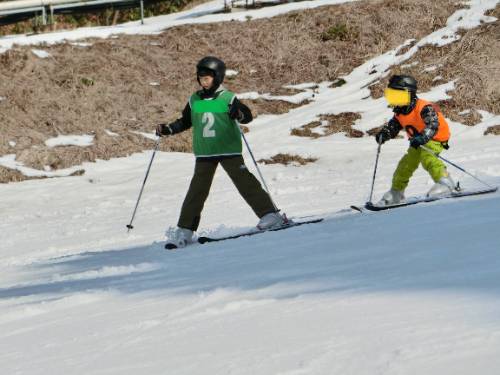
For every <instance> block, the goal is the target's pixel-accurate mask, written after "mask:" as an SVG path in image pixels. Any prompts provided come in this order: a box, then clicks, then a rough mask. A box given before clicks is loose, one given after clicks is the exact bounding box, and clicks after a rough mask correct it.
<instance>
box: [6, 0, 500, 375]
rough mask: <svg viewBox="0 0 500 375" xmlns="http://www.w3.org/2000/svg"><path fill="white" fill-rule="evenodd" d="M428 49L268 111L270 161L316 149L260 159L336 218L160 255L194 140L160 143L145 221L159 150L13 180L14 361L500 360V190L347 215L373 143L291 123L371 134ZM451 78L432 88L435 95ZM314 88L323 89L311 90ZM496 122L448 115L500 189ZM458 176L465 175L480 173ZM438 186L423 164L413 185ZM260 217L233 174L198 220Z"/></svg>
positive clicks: (295, 374) (452, 25)
mask: <svg viewBox="0 0 500 375" xmlns="http://www.w3.org/2000/svg"><path fill="white" fill-rule="evenodd" d="M496 3H497V2H496V1H480V0H477V1H471V2H470V4H471V5H472V7H471V9H470V10H468V11H465V10H464V11H459V12H457V14H455V15H454V16H452V17H450V20H449V22H448V25H447V27H446V28H445V29H444V30H438V31H436V32H435V33H433V34H431V36H429V37H427V38H425V39H423V41H419V42H418V43H417V44H416V46H422V45H425V44H426V43H434V42H436V41H440V40H448V39H453V35H454V34H450V30H451V31H453V30H457V29H458V27H457V23H460V22H461V24H460V25H461V26H462V27H474V25H477V24H478V22H479V21H478V20H483V22H491V21H492V20H491V19H487V18H486V17H484V12H486V10H487V9H491V7H492V6H495V4H496ZM458 15H460V16H458ZM464 20H466V21H464ZM464 22H465V23H464ZM417 48H419V47H417ZM414 52H415V51H413V52H411V50H410V51H409V52H407V53H406V54H405V55H403V56H397V53H396V51H389V52H387V53H386V54H384V55H382V56H379V57H377V58H375V59H372V60H370V61H367V62H366V63H365V64H363V65H362V66H360V67H358V68H357V69H355V70H354V71H353V72H352V73H351V74H349V75H348V76H346V77H344V78H345V79H346V81H347V84H346V85H344V86H342V87H339V88H334V89H332V88H329V87H328V86H329V84H328V83H320V85H319V88H318V90H317V91H316V92H315V93H314V98H313V99H314V100H313V101H312V102H311V103H310V104H308V105H306V106H303V107H300V108H297V109H294V110H292V111H290V112H289V113H287V114H284V115H280V116H262V117H259V118H257V120H256V121H255V122H254V123H252V125H251V127H250V128H251V131H250V132H249V133H248V135H247V137H248V140H249V142H250V144H251V145H252V147H253V151H254V153H255V154H256V156H257V158H263V157H268V156H271V155H273V154H275V153H277V152H290V153H294V154H300V155H302V156H315V157H318V158H319V159H318V161H317V162H315V163H312V164H308V165H306V166H303V167H295V166H288V167H285V166H282V165H262V166H261V168H262V171H263V174H264V176H265V177H266V181H267V184H268V185H269V187H270V189H271V193H272V195H273V198H274V199H275V200H276V202H277V204H278V205H279V206H280V207H281V208H282V209H283V210H284V211H285V212H286V213H287V214H288V215H289V216H306V215H321V216H325V217H326V220H325V221H324V222H322V223H320V224H314V225H309V226H301V227H297V228H292V229H288V230H286V231H281V232H273V233H266V234H262V235H259V236H254V237H250V238H245V239H239V240H233V241H227V242H222V243H214V244H206V245H197V246H193V247H191V248H188V249H185V250H184V251H175V252H167V251H165V250H163V249H162V243H161V242H160V241H161V240H162V238H163V231H164V229H165V228H166V227H168V226H169V225H175V222H176V219H177V215H178V213H179V210H180V206H181V204H182V199H183V197H184V194H185V192H186V189H187V186H188V184H189V180H190V178H191V173H192V167H193V157H192V156H191V155H186V154H179V153H159V154H158V155H157V159H155V162H154V164H153V168H152V171H151V174H150V177H149V180H148V183H147V185H146V189H145V192H144V195H143V200H142V201H141V206H140V208H139V211H138V214H137V217H136V221H135V222H134V225H135V229H134V230H133V231H132V232H131V233H130V234H127V233H126V228H125V225H126V224H127V223H128V221H129V219H130V215H131V213H132V210H133V208H134V204H135V200H136V198H137V194H138V191H139V188H140V184H141V183H142V180H143V177H144V172H145V168H146V166H147V163H148V161H149V159H150V157H151V152H144V153H140V154H135V155H132V156H131V157H128V158H121V159H114V160H111V161H99V162H97V163H93V164H85V165H84V166H83V167H85V169H86V173H85V175H83V176H78V177H71V178H56V179H47V180H37V181H34V180H32V181H25V182H22V183H16V184H8V185H0V212H1V219H0V368H1V372H2V374H9V375H10V374H23V375H24V374H30V375H31V374H85V375H88V374H90V375H97V374H120V375H123V374H176V375H179V374H180V375H182V374H238V375H240V374H241V375H243V374H280V375H283V374H287V375H299V374H342V375H351V374H352V375H363V374H367V375H372V374H436V375H438V374H439V375H441V374H459V375H460V374H464V375H465V374H467V375H469V374H482V375H484V374H486V375H494V374H498V373H500V349H499V348H500V253H499V249H500V245H499V243H500V241H499V240H498V235H497V232H496V231H497V230H498V224H499V215H498V212H499V209H500V194H498V193H496V194H492V195H489V196H483V197H475V198H467V199H465V198H464V199H461V200H447V201H440V202H433V203H429V204H423V205H418V206H413V207H408V208H405V209H400V210H393V211H387V212H381V213H377V214H371V213H368V214H359V213H355V212H351V211H349V210H347V208H348V206H349V205H350V204H353V203H362V202H364V201H365V200H366V198H367V195H368V193H369V188H370V183H371V176H372V172H373V162H374V157H375V152H376V145H375V143H374V141H373V138H371V137H364V138H359V139H349V138H346V137H345V136H344V135H342V134H338V135H334V136H330V137H324V138H318V139H308V138H299V137H292V136H290V135H289V133H290V129H291V128H293V127H297V126H300V125H303V124H306V123H308V122H310V121H313V120H315V119H317V118H318V117H319V115H320V114H324V113H340V112H344V111H356V112H360V113H361V116H362V118H361V119H360V120H359V121H358V122H357V123H356V127H357V128H358V129H361V130H366V129H368V128H369V127H371V126H370V125H371V124H376V125H379V124H381V123H382V122H383V121H384V120H386V119H387V118H388V117H389V116H390V111H389V110H388V109H387V108H386V107H385V104H384V103H383V101H382V100H372V99H370V98H367V96H368V94H367V90H366V88H364V87H365V86H366V84H367V83H370V82H373V81H374V80H376V79H378V78H379V77H381V76H383V74H384V72H385V70H386V68H387V67H388V66H390V65H392V64H396V63H401V62H403V61H405V60H406V59H407V58H409V57H410V56H409V55H410V54H411V53H414ZM374 68H375V69H376V70H377V72H375V73H373V74H370V73H371V72H373V70H374ZM452 88H453V82H449V83H447V84H445V85H441V86H437V87H436V88H434V89H433V90H432V91H430V92H428V93H422V96H423V97H425V98H429V99H431V100H438V99H441V98H445V97H446V96H447V95H449V93H448V92H449V91H450V90H451V89H452ZM301 89H303V90H304V93H303V95H310V96H311V98H312V91H311V90H312V89H311V85H307V84H304V85H302V87H301ZM308 90H310V91H308ZM257 95H265V93H262V94H257ZM282 99H283V98H282ZM285 99H287V98H285ZM288 100H290V101H293V100H294V98H293V97H291V98H288ZM482 115H483V122H482V123H481V124H480V125H477V126H475V127H466V126H463V125H461V124H458V123H452V124H451V126H452V132H453V142H452V148H451V149H450V150H449V151H447V152H446V154H445V157H446V158H449V159H450V160H453V161H454V162H456V163H458V164H459V165H461V166H463V167H465V168H466V169H467V170H469V171H471V172H472V173H475V174H477V176H479V177H480V178H482V179H485V180H487V181H488V182H489V183H491V184H494V185H500V151H499V150H500V138H498V137H495V136H483V135H482V134H483V132H484V130H485V129H486V128H487V127H488V126H492V125H496V124H500V116H494V115H492V114H488V113H486V112H483V113H482ZM406 147H407V141H406V140H404V139H396V140H393V141H391V142H388V143H387V144H385V145H384V147H383V148H382V154H381V158H380V162H379V168H380V169H379V171H378V173H377V182H376V186H375V197H376V198H378V197H379V196H380V195H381V194H382V193H383V192H384V191H385V190H386V189H387V188H388V187H389V185H390V180H391V176H392V172H393V170H394V168H395V165H396V163H397V161H398V160H399V158H400V157H401V155H402V153H403V152H404V151H405V149H406ZM245 156H246V159H247V162H248V164H249V167H250V168H251V169H253V168H252V166H251V162H250V158H249V157H248V155H245ZM450 171H451V172H452V173H453V176H454V177H455V178H457V179H460V181H461V182H462V186H463V187H464V188H473V187H476V186H478V184H477V182H475V181H474V180H473V179H472V178H470V177H468V176H464V175H463V174H461V173H458V172H457V171H456V170H453V169H450ZM431 184H432V182H431V181H430V179H429V177H428V176H427V175H426V174H425V173H424V172H423V171H421V170H419V171H418V172H417V173H416V174H415V176H414V178H413V179H412V182H411V185H410V187H409V188H408V194H409V195H411V194H420V193H422V192H425V191H426V190H427V189H428V188H429V187H430V186H431ZM255 222H256V218H255V217H254V216H253V214H252V213H251V211H250V209H249V208H248V207H247V206H246V204H245V203H244V201H243V200H242V198H241V197H240V196H239V195H238V193H237V192H236V191H235V188H234V187H233V186H232V185H231V183H230V180H229V178H228V177H227V176H226V175H225V174H224V173H223V172H220V171H219V172H218V173H217V175H216V178H215V181H214V184H213V187H212V192H211V195H210V196H209V199H208V201H207V203H206V205H205V210H204V215H203V218H202V222H201V228H202V232H203V233H211V234H227V233H234V232H236V231H239V230H243V229H247V228H250V227H251V226H253V225H254V224H255Z"/></svg>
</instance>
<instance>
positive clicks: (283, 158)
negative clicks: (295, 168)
mask: <svg viewBox="0 0 500 375" xmlns="http://www.w3.org/2000/svg"><path fill="white" fill-rule="evenodd" d="M316 160H318V158H311V157H305V158H303V157H302V156H300V155H292V154H281V153H280V154H276V155H274V156H272V157H271V158H270V159H260V160H258V161H257V162H258V163H264V164H283V165H289V164H295V165H306V164H307V163H314V162H315V161H316Z"/></svg>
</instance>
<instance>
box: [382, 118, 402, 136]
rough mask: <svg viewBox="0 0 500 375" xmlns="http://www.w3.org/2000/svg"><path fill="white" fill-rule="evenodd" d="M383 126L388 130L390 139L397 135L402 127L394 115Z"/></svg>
mask: <svg viewBox="0 0 500 375" xmlns="http://www.w3.org/2000/svg"><path fill="white" fill-rule="evenodd" d="M385 128H386V129H387V130H388V131H389V134H390V136H391V139H392V138H395V137H396V136H397V135H398V133H399V131H400V130H401V129H403V127H402V126H401V124H400V123H399V121H398V120H397V119H396V118H395V117H393V118H391V119H390V120H389V122H388V123H387V125H386V126H385Z"/></svg>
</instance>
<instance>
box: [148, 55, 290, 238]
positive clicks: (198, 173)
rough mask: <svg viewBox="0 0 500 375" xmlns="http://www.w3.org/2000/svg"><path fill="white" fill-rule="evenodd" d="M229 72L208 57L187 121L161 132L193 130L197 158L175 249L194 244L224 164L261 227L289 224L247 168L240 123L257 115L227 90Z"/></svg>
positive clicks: (176, 232)
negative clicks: (217, 169) (217, 171)
mask: <svg viewBox="0 0 500 375" xmlns="http://www.w3.org/2000/svg"><path fill="white" fill-rule="evenodd" d="M225 73H226V66H225V64H224V62H223V61H222V60H220V59H218V58H216V57H212V56H207V57H204V58H202V59H201V60H200V61H199V62H198V64H197V65H196V76H197V80H198V83H199V84H200V86H201V90H199V91H197V92H195V93H194V94H192V95H191V97H190V99H189V101H188V103H187V104H186V106H185V108H184V110H183V111H182V117H181V118H179V119H178V120H176V121H174V122H172V123H170V124H160V125H158V126H157V128H156V134H157V135H158V136H169V135H173V134H177V133H180V132H182V131H184V130H187V129H189V128H191V127H192V128H193V152H194V154H195V157H196V162H195V168H194V175H193V178H192V180H191V184H190V185H189V190H188V192H187V195H186V197H185V199H184V203H183V205H182V209H181V213H180V217H179V221H178V223H177V228H176V229H175V230H171V229H170V230H167V236H168V237H169V244H170V243H171V244H172V245H174V246H173V247H184V246H186V245H187V244H189V243H191V242H193V235H194V232H195V231H196V230H197V228H198V225H199V223H200V215H201V211H202V210H203V205H204V204H205V200H206V199H207V197H208V193H209V191H210V186H211V184H212V180H213V177H214V174H215V170H216V168H217V166H218V165H219V164H221V165H222V168H224V170H225V171H226V173H227V174H228V175H229V177H230V178H231V180H232V181H233V183H234V184H235V186H236V188H237V189H238V191H239V193H240V194H241V195H242V196H243V198H244V199H245V201H246V202H247V203H248V204H249V205H250V207H251V208H252V210H253V211H254V212H255V214H256V215H257V216H258V217H259V218H260V220H259V222H258V224H257V227H258V228H259V229H268V228H273V227H278V226H280V225H284V224H285V223H286V218H285V217H283V216H282V215H280V214H279V213H278V211H277V209H276V207H275V206H274V204H273V202H272V200H271V198H270V196H269V194H267V193H266V192H265V191H264V190H263V189H262V186H261V185H260V183H259V181H258V180H257V179H256V178H255V176H254V175H253V174H252V173H250V171H249V170H248V169H247V167H246V165H245V162H244V160H243V157H242V155H241V153H242V143H241V133H240V127H239V124H238V123H242V124H247V123H249V122H250V121H252V120H253V116H252V113H251V111H250V109H249V108H248V107H247V106H246V105H244V104H243V103H241V102H240V101H239V100H238V99H237V98H236V95H235V94H234V93H232V92H230V91H228V90H226V89H224V88H223V86H222V83H223V81H224V76H225Z"/></svg>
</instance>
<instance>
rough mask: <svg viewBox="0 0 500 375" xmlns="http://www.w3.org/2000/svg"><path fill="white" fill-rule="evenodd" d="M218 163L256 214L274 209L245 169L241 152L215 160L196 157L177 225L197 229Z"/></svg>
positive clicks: (267, 195) (260, 215)
mask: <svg viewBox="0 0 500 375" xmlns="http://www.w3.org/2000/svg"><path fill="white" fill-rule="evenodd" d="M219 164H221V165H222V168H224V170H225V171H226V173H227V174H228V175H229V177H230V178H231V180H232V181H233V183H234V185H235V186H236V188H237V189H238V191H239V193H240V194H241V196H242V197H243V199H245V201H246V202H247V203H248V204H249V206H250V207H251V208H252V210H253V211H254V212H255V214H256V215H257V216H258V217H259V218H260V217H262V216H264V215H265V214H268V213H270V212H274V211H275V208H274V205H273V202H272V201H271V198H270V197H269V194H267V193H266V191H264V189H263V188H262V186H261V185H260V183H259V181H258V180H257V179H256V178H255V176H254V175H253V174H252V173H250V171H249V170H248V169H247V167H246V165H245V162H244V160H243V157H242V156H241V155H238V156H234V157H230V158H224V159H218V160H213V159H196V164H195V167H194V175H193V178H192V179H191V184H190V185H189V190H188V192H187V194H186V198H184V203H183V204H182V209H181V214H180V217H179V222H178V223H177V226H179V227H181V228H187V229H191V230H193V231H196V229H198V225H199V224H200V217H201V211H202V210H203V206H204V205H205V201H206V199H207V197H208V193H209V192H210V187H211V186H212V181H213V178H214V175H215V170H216V169H217V166H218V165H219Z"/></svg>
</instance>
